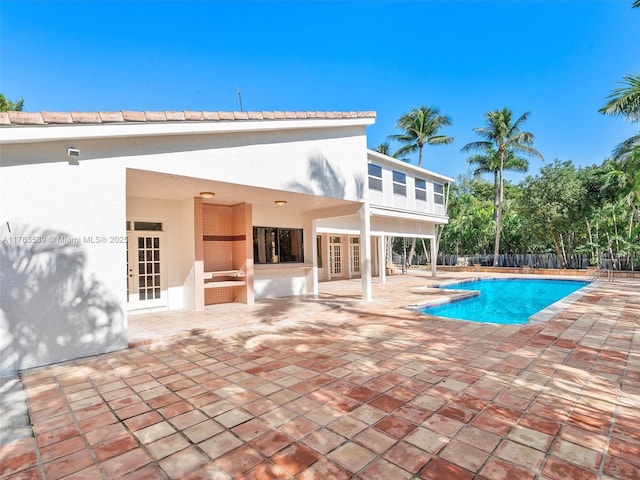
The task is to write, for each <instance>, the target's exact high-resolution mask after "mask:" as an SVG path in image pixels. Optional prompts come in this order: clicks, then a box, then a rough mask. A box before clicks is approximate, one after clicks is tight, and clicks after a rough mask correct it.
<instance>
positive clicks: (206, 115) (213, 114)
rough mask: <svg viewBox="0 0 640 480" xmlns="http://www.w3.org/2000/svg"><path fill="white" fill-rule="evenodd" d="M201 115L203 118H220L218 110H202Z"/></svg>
mask: <svg viewBox="0 0 640 480" xmlns="http://www.w3.org/2000/svg"><path fill="white" fill-rule="evenodd" d="M202 116H203V117H204V119H205V120H220V115H218V112H202Z"/></svg>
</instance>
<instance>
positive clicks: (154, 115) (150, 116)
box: [144, 112, 167, 122]
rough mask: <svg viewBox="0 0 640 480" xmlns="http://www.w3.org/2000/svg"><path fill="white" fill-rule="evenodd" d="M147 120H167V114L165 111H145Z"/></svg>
mask: <svg viewBox="0 0 640 480" xmlns="http://www.w3.org/2000/svg"><path fill="white" fill-rule="evenodd" d="M144 117H145V118H146V120H147V122H166V121H167V116H166V115H165V113H164V112H144Z"/></svg>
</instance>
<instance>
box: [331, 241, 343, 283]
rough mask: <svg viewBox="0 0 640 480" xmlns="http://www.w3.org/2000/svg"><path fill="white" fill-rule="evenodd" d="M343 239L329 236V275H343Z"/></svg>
mask: <svg viewBox="0 0 640 480" xmlns="http://www.w3.org/2000/svg"><path fill="white" fill-rule="evenodd" d="M341 241H342V239H341V238H340V237H329V277H330V278H333V277H341V276H342V245H341Z"/></svg>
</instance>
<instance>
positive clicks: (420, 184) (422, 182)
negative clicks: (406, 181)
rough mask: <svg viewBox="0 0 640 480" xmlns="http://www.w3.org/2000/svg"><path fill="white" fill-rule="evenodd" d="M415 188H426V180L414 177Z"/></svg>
mask: <svg viewBox="0 0 640 480" xmlns="http://www.w3.org/2000/svg"><path fill="white" fill-rule="evenodd" d="M416 188H419V189H421V190H426V189H427V181H426V180H423V179H421V178H416Z"/></svg>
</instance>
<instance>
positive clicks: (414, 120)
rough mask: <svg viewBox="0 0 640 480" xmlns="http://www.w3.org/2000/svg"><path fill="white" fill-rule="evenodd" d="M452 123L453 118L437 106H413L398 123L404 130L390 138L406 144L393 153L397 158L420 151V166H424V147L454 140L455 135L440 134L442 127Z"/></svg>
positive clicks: (445, 143) (397, 126)
mask: <svg viewBox="0 0 640 480" xmlns="http://www.w3.org/2000/svg"><path fill="white" fill-rule="evenodd" d="M449 125H451V118H450V117H449V116H447V115H441V114H440V111H439V110H438V109H437V108H431V107H425V106H424V105H423V106H421V107H420V108H412V109H411V111H410V112H409V113H405V114H404V115H402V116H401V117H400V118H399V119H398V122H397V123H396V128H400V129H402V130H403V132H402V133H400V134H397V135H390V136H389V138H391V139H392V140H396V141H397V142H400V143H403V144H404V145H403V146H402V147H400V148H399V149H398V151H396V153H395V154H394V155H393V156H394V157H396V158H400V157H403V156H405V155H406V154H408V153H415V152H416V151H417V152H418V166H419V167H421V166H422V148H423V147H424V146H425V145H426V144H428V145H447V144H449V143H451V142H453V137H449V136H447V135H438V131H439V130H440V129H441V128H442V127H447V126H449Z"/></svg>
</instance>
